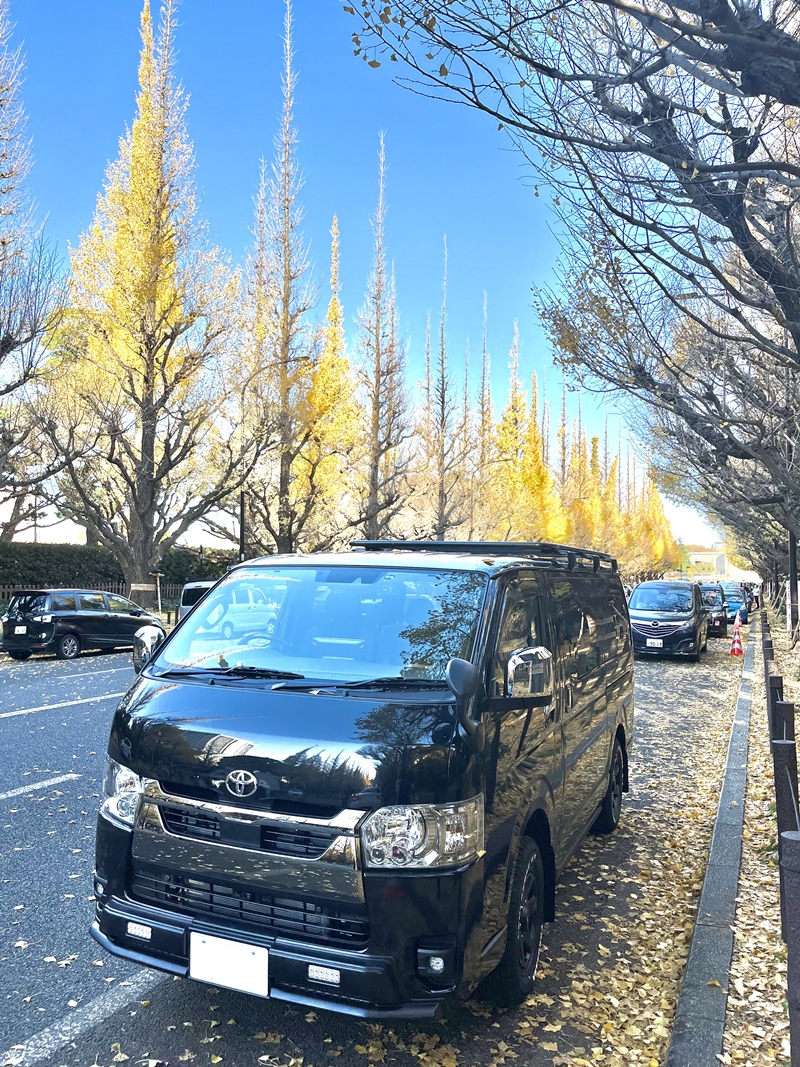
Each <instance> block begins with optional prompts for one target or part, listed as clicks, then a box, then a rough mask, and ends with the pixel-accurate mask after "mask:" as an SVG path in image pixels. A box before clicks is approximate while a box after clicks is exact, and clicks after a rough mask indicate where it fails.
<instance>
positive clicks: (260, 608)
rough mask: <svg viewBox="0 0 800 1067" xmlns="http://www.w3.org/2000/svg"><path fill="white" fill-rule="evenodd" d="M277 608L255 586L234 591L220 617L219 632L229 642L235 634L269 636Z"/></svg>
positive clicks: (273, 627) (272, 628)
mask: <svg viewBox="0 0 800 1067" xmlns="http://www.w3.org/2000/svg"><path fill="white" fill-rule="evenodd" d="M276 615H277V607H276V605H275V604H272V603H270V602H269V601H268V600H267V598H266V597H265V596H264V593H263V591H262V590H261V589H259V588H258V587H257V586H244V587H239V588H236V589H234V591H233V600H232V602H231V603H230V604H229V605H228V608H227V610H226V611H225V614H224V615H223V617H222V620H221V625H220V632H221V633H222V636H223V637H224V638H225V639H226V641H229V640H230V639H231V638H232V637H233V636H234V635H235V634H242V633H249V632H250V631H251V630H256V631H260V632H262V633H265V634H271V633H272V632H273V630H274V629H275V616H276Z"/></svg>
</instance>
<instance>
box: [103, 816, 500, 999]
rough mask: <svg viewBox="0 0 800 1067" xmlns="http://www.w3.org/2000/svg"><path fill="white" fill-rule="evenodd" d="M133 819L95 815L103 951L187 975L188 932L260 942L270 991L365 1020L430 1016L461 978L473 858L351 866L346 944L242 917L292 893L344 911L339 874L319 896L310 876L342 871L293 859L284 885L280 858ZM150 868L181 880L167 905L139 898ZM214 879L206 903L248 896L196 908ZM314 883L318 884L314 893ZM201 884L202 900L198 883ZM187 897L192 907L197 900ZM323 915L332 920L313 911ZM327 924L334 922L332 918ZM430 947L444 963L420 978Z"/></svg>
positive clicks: (478, 873)
mask: <svg viewBox="0 0 800 1067" xmlns="http://www.w3.org/2000/svg"><path fill="white" fill-rule="evenodd" d="M140 825H141V820H140V823H139V824H137V832H136V835H134V834H133V833H132V832H131V831H128V830H124V829H122V828H121V827H120V826H118V825H117V824H115V823H112V822H110V821H109V820H108V819H106V818H105V817H104V816H103V815H101V816H100V817H99V819H98V827H97V852H96V867H97V875H96V895H97V905H96V918H95V922H94V924H93V926H92V928H91V933H92V936H93V937H94V938H95V940H96V941H98V942H99V943H100V944H101V945H102V946H103V947H104V948H105V949H106V950H107V951H108V952H110V953H112V954H113V955H116V956H120V957H122V958H124V959H129V960H131V961H132V962H136V963H141V964H144V965H146V966H149V967H154V968H156V969H158V970H162V971H166V972H168V973H171V974H175V975H180V976H186V977H188V976H189V944H190V935H191V933H192V932H202V933H206V934H211V935H214V936H216V937H223V938H228V939H231V940H237V941H242V942H244V943H247V944H253V945H259V946H261V947H264V948H267V949H268V951H269V982H270V997H272V998H275V999H277V1000H285V1001H291V1002H293V1003H297V1004H303V1005H308V1006H311V1007H315V1008H325V1009H327V1010H332V1011H339V1012H344V1013H347V1014H350V1015H356V1016H359V1017H361V1018H366V1019H393V1018H394V1019H405V1018H431V1017H432V1016H433V1015H434V1014H435V1013H436V1011H437V1009H438V1007H439V1005H440V1003H441V1001H442V1000H443V999H444V998H445V997H446V996H448V995H450V994H452V993H454V992H456V991H457V990H459V988H460V987H462V986H463V985H464V984H465V982H466V980H467V976H466V975H465V971H466V968H465V966H464V955H465V953H464V938H465V932H466V931H467V929H468V927H469V925H470V924H469V916H470V915H472V916H475V915H476V909H475V902H476V895H478V894H480V893H482V887H483V863H482V861H478V862H476V863H473V864H471V865H469V866H468V867H465V868H461V869H459V870H456V871H448V872H440V873H435V874H430V873H420V874H415V875H411V876H408V875H401V876H398V875H395V874H384V873H382V872H381V873H375V874H372V873H367V874H365V875H363V877H362V876H361V875H360V874H359V883H360V884H361V885H362V886H363V889H362V890H361V895H362V899H361V903H360V909H361V911H360V914H361V915H363V916H364V917H365V919H366V922H365V923H364V926H366V927H367V929H368V935H367V936H365V938H364V940H363V941H361V942H359V943H358V944H357V945H356V947H353V948H350V947H342V945H337V944H323V943H314V942H315V938H314V937H313V936H312V937H311V938H309V939H304V938H303V937H302V934H295V935H294V936H292V932H291V930H289V932H288V934H287V933H282V932H281V931H280V930H275V929H267V928H265V927H264V926H263V925H261V926H260V928H259V927H258V926H257V925H256V924H255V923H254V922H253V921H250V916H252V915H253V914H255V910H254V909H261V912H262V914H263V911H264V908H265V907H266V904H267V903H269V906H270V907H273V908H274V909H276V910H278V909H280V908H281V907H283V906H284V905H287V904H289V903H291V901H286V900H284V899H282V898H283V897H289V896H290V895H291V896H294V897H298V896H301V897H304V898H305V899H306V900H307V901H310V902H311V903H309V905H308V907H309V909H310V910H313V908H314V903H313V901H314V900H315V899H316V900H317V901H319V902H320V903H321V905H322V907H321V908H318V909H317V910H321V911H323V912H325V907H324V906H325V905H326V904H327V905H328V906H329V908H328V913H332V909H334V908H337V907H339V906H340V905H343V906H345V907H346V908H350V909H351V912H352V911H353V901H352V900H351V899H347V896H348V894H347V886H346V883H345V882H344V881H339V882H338V885H339V890H338V896H337V897H336V898H335V899H334V898H333V897H331V896H328V897H327V898H326V897H325V891H324V888H323V886H322V884H321V882H320V879H322V880H327V881H328V882H331V881H333V882H336V881H337V879H340V878H341V877H343V875H344V872H343V871H341V872H337V871H336V870H335V869H331V868H329V869H328V870H327V871H324V870H322V869H321V868H325V867H328V865H327V864H322V863H315V862H313V861H311V862H308V863H306V864H305V865H304V866H302V867H299V866H298V865H297V864H296V863H295V864H294V866H295V874H296V878H295V883H294V884H292V883H291V882H287V880H286V878H285V877H284V876H285V875H286V874H289V873H291V872H290V870H289V865H288V864H284V863H282V862H281V860H280V858H277V859H276V858H275V857H263V856H259V854H258V853H254V852H250V851H247V850H240V849H233V848H229V847H228V846H220V845H214V844H206V843H204V842H196V841H192V842H187V841H185V840H184V839H182V838H178V837H174V836H173V835H171V834H160V835H155V834H154V835H148V833H147V829H146V827H145V829H144V831H142V832H141V833H140V830H139V826H140ZM187 845H188V847H187ZM314 868H316V869H314ZM156 872H172V873H171V874H166V877H167V878H169V877H172V878H175V879H179V880H181V881H182V882H183V883H184V884H186V885H187V886H189V888H187V889H185V890H181V891H178V892H174V893H173V895H172V900H174V905H173V903H170V902H169V900H170V895H168V894H165V895H164V899H165V900H166V903H164V904H160V903H156V902H155V901H154V900H144V899H142V895H141V890H140V888H139V887H140V886H141V885H142V884H147V882H148V879H152V878H153V876H154V875H155V873H156ZM212 878H213V879H214V880H215V882H217V885H216V886H215V887H210V888H211V889H212V894H211V899H213V900H219V899H220V895H221V894H224V893H226V892H231V890H232V889H233V891H235V892H237V893H239V892H240V887H241V886H242V885H243V883H245V882H247V880H249V883H248V884H249V890H248V892H246V893H241V894H240V897H239V898H237V905H236V906H237V907H238V908H239V910H240V914H238V915H237V914H233V913H232V910H231V908H230V906H229V903H228V902H230V901H231V900H232V898H231V897H222V900H223V904H222V906H220V907H219V908H218V909H217V913H216V914H212V913H210V912H209V911H208V910H205V911H204V910H203V907H202V904H203V900H202V898H201V897H200V896H199V895H198V894H199V892H201V891H199V890H197V889H196V888H195V887H197V886H206V887H208V882H207V880H208V879H212ZM265 880H266V881H267V882H268V883H269V885H268V886H265V887H263V892H265V893H269V894H271V896H270V898H269V901H268V902H265V900H264V898H263V897H261V896H260V895H259V894H260V893H261V892H262V888H261V886H260V883H262V882H264V881H265ZM298 880H299V883H301V884H300V885H298V884H297V882H298ZM314 882H317V883H318V885H317V887H316V894H317V896H316V898H315V897H314V892H315V889H314ZM225 883H227V885H226V884H225ZM216 890H218V891H219V895H217V893H216V892H215V891H216ZM202 892H204V893H206V898H207V899H208V893H207V889H205V890H202ZM276 894H277V895H276ZM279 898H280V899H279ZM238 900H243V901H244V902H243V903H238ZM197 903H199V904H200V907H196V906H195V905H196V904H197ZM296 903H297V902H295V905H296ZM468 905H469V906H468ZM284 914H286V912H284ZM478 914H479V913H478ZM296 915H297V912H296V911H295V912H293V913H291V917H292V918H294V916H296ZM315 918H316V917H315ZM301 921H304V920H301ZM321 921H322V922H323V923H324V922H326V921H331V920H326V918H325V917H324V914H323V917H322V919H321ZM130 923H133V924H140V925H144V926H147V927H149V928H150V931H151V935H150V938H149V939H146V940H145V939H143V938H141V937H138V936H135V935H134V934H132V933H131V932H130V929H131V928H130V927H129V924H130ZM336 923H337V920H335V919H334V920H332V925H334V926H335V925H336ZM367 924H368V925H367ZM295 925H297V924H296V923H295ZM133 929H134V930H135V929H136V927H134V928H133ZM361 929H363V927H361ZM316 940H317V941H318V940H319V938H317V939H316ZM431 946H435V947H436V951H437V952H441V954H442V955H443V956H444V957H445V958H446V960H447V970H446V973H445V974H443V975H442V976H440V977H439V978H435V979H434V978H432V977H430V976H426V975H424V974H421V973H420V967H419V959H420V956H419V950H420V948H421V947H422V948H424V947H428V948H430V947H431ZM310 965H317V966H321V967H327V968H334V969H336V970H338V971H339V974H340V983H339V985H338V986H332V985H329V984H327V983H322V982H319V981H315V980H312V979H310V978H309V966H310ZM471 984H472V985H474V984H475V983H474V982H472V983H471Z"/></svg>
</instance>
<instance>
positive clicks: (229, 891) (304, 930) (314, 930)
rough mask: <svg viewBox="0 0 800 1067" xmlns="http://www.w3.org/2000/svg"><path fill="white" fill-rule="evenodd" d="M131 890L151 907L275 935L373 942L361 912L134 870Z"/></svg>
mask: <svg viewBox="0 0 800 1067" xmlns="http://www.w3.org/2000/svg"><path fill="white" fill-rule="evenodd" d="M131 888H132V891H133V895H134V896H135V897H136V898H137V899H138V900H141V901H143V902H145V903H147V904H155V905H157V906H159V907H167V908H170V909H174V910H176V911H182V912H187V913H189V914H190V915H193V916H200V917H209V918H212V919H216V920H218V921H220V922H223V923H227V922H235V923H241V924H242V925H243V926H248V927H251V928H255V929H257V930H260V931H264V932H267V933H271V934H274V935H275V936H276V937H285V938H291V939H292V940H295V941H317V942H322V943H323V944H326V945H336V946H339V947H341V948H364V947H365V946H366V945H367V944H368V942H369V922H368V921H367V917H366V912H365V911H363V910H361V909H351V910H343V909H341V908H333V907H330V906H329V905H320V904H314V903H312V902H311V901H307V900H294V899H292V898H289V897H279V896H273V895H272V894H269V893H262V892H259V891H257V890H253V889H246V888H244V887H242V886H229V885H223V884H221V883H219V882H205V881H201V880H200V879H199V878H190V877H188V876H187V875H182V874H168V873H166V872H163V871H152V870H143V869H134V872H133V882H132V886H131Z"/></svg>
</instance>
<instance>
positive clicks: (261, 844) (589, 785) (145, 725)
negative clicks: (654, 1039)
mask: <svg viewBox="0 0 800 1067" xmlns="http://www.w3.org/2000/svg"><path fill="white" fill-rule="evenodd" d="M359 549H360V550H358V551H353V552H345V553H339V554H336V553H331V554H324V555H323V554H319V555H300V556H279V557H274V556H273V557H267V558H265V559H261V560H256V561H252V562H248V563H245V564H241V565H239V566H237V567H235V568H233V569H232V570H231V571H230V573H228V574H227V575H226V577H225V578H223V579H222V580H221V581H220V582H219V584H218V585H217V586H216V587H215V588H214V589H213V590H212V591H211V592H210V593H208V594H207V595H206V597H205V598H204V600H202V601H201V602H200V604H198V605H197V607H196V608H195V610H194V611H192V613H191V614H190V615H188V616H187V617H186V618H185V619H184V620H183V622H181V623H180V624H179V625H178V626H177V627H176V629H175V630H174V631H173V632H172V634H171V635H170V636H169V637H168V638H166V640H163V637H162V634H161V633H159V632H156V631H154V630H151V628H150V627H143V628H142V630H140V632H139V635H138V636H137V643H136V647H135V649H134V664H135V666H136V668H137V670H139V671H140V674H139V677H138V679H137V680H136V681H135V682H134V684H133V686H132V687H131V688H130V689H129V690H128V693H127V694H126V695H125V697H124V698H123V700H122V702H121V703H120V705H119V708H118V709H117V712H116V714H115V716H114V721H113V725H112V727H111V736H110V740H109V748H108V765H107V774H106V782H105V799H104V800H103V802H102V807H101V811H100V815H99V819H98V829H97V853H96V876H95V883H94V888H95V894H96V898H97V904H96V921H95V922H94V925H93V927H92V934H93V936H94V938H95V939H96V940H97V941H98V942H99V943H100V944H101V945H102V946H103V947H104V948H105V949H107V951H108V952H110V953H112V954H113V955H116V956H120V957H123V958H125V959H128V960H131V961H134V962H138V963H143V964H148V965H149V966H152V967H155V968H158V969H160V970H164V971H167V972H169V973H172V974H175V975H181V976H184V975H185V976H188V977H190V978H194V979H197V980H199V981H203V982H209V983H213V984H214V985H216V986H225V987H229V988H232V989H236V990H240V991H243V992H247V993H251V994H255V995H258V996H262V997H274V998H275V999H277V1000H281V1001H290V1002H292V1003H295V1004H303V1005H308V1006H312V1007H317V1008H318V1007H320V1006H324V1007H326V1008H329V1009H332V1010H339V1011H343V1012H347V1013H350V1014H353V1015H357V1016H361V1017H365V1018H386V1017H388V1018H395V1019H398V1018H413V1017H431V1016H433V1014H434V1013H435V1011H436V1009H437V1007H438V1005H439V1004H440V1003H441V1001H442V1000H443V999H445V998H446V997H448V996H450V995H458V996H462V997H463V996H467V995H468V994H469V993H470V992H471V991H472V990H473V989H474V988H475V987H476V986H477V985H478V983H479V982H481V981H482V980H483V979H487V978H488V979H489V981H490V982H491V984H492V987H493V995H494V996H495V997H496V998H497V999H498V1000H499V1001H500V1002H501V1003H505V1004H516V1003H519V1002H521V1001H522V1000H524V999H525V997H526V996H528V994H529V993H530V991H531V988H532V985H533V980H534V975H535V972H536V965H537V959H538V955H539V946H540V941H541V934H542V925H543V923H545V922H550V921H553V920H554V918H555V906H556V894H555V884H556V878H557V876H558V874H559V873H560V872H561V871H562V870H563V869H564V867H565V866H566V864H567V862H568V861H569V858H570V856H571V855H572V854H573V853H574V852H575V850H576V849H577V848H578V847H579V845H580V843H581V841H582V840H583V838H584V836H585V834H586V833H587V831H588V830H589V829H590V828H594V829H595V830H596V831H599V832H610V831H612V830H614V828H615V827H616V826H617V824H618V822H619V819H620V812H621V805H622V795H623V792H624V791H625V790H626V789H627V787H628V785H627V783H628V759H629V755H630V749H631V744H632V741H633V710H634V709H633V657H632V646H631V636H630V625H629V621H628V611H627V606H626V603H625V596H624V593H623V590H622V583H621V581H620V579H619V576H618V574H617V572H616V565H615V563H614V562H613V560H611V559H610V557H608V556H604V555H601V554H599V553H593V552H588V551H584V550H582V549H569V550H568V549H566V548H560V547H558V548H557V547H554V546H552V545H537V544H493V543H468V542H467V543H461V544H459V543H457V542H450V543H446V542H441V543H438V544H435V543H431V542H424V543H422V542H420V543H414V542H362V543H361V544H360V546H359ZM243 591H248V592H254V591H260V592H261V593H262V595H263V601H265V602H267V603H272V604H275V605H276V615H275V621H274V627H273V630H272V632H267V626H268V623H263V624H259V625H253V626H252V627H251V630H250V631H249V632H246V633H244V634H241V635H234V636H232V637H226V636H225V634H224V633H223V632H222V630H221V628H220V622H221V620H222V619H224V618H226V616H227V614H228V613H229V612H230V609H231V606H232V605H233V604H236V603H239V602H240V596H239V594H241V593H242V592H243ZM248 602H250V598H249V597H248ZM259 602H260V600H259Z"/></svg>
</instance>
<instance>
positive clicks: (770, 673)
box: [761, 610, 800, 1067]
mask: <svg viewBox="0 0 800 1067" xmlns="http://www.w3.org/2000/svg"><path fill="white" fill-rule="evenodd" d="M761 645H762V650H763V654H764V684H765V687H766V692H767V724H768V727H769V739H770V749H771V751H772V767H773V771H774V773H775V813H776V818H777V823H778V859H779V863H780V897H781V936H782V937H783V940H784V941H785V942H786V950H787V954H788V974H787V994H786V999H787V1001H788V1003H789V1027H790V1031H789V1032H790V1040H791V1048H792V1060H791V1063H792V1067H800V811H799V810H798V789H797V742H796V738H795V707H794V704H793V703H792V702H791V701H788V700H784V699H783V677H782V676H781V675H780V674H779V673H778V665H777V663H776V662H775V649H774V645H773V642H772V633H771V630H770V625H769V620H768V618H767V613H766V611H763V610H762V612H761Z"/></svg>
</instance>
